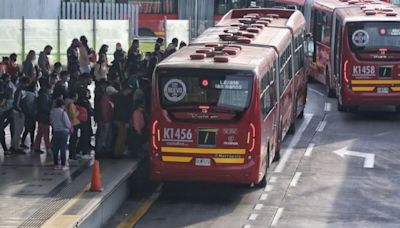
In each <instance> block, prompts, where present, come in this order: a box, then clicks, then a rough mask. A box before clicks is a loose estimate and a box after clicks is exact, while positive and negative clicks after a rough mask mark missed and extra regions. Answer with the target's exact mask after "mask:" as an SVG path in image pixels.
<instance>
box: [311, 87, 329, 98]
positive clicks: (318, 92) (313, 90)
mask: <svg viewBox="0 0 400 228" xmlns="http://www.w3.org/2000/svg"><path fill="white" fill-rule="evenodd" d="M308 88H310V87H308ZM310 91H312V92H314V93H316V94H318V95H321V96H323V97H325V94H323V93H321V92H320V91H318V90H315V89H313V88H310Z"/></svg>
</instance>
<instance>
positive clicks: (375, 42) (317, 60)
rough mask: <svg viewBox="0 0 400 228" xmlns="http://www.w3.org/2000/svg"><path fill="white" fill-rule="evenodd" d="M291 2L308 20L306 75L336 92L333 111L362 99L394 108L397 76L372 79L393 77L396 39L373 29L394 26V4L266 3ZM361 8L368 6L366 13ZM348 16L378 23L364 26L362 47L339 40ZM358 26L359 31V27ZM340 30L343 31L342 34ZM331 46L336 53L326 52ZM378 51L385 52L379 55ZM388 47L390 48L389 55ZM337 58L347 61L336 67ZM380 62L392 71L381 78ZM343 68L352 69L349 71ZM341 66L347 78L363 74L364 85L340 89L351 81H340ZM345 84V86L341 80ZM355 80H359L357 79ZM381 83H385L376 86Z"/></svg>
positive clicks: (348, 0)
mask: <svg viewBox="0 0 400 228" xmlns="http://www.w3.org/2000/svg"><path fill="white" fill-rule="evenodd" d="M291 4H297V7H299V8H301V9H302V10H303V12H304V15H305V18H306V20H307V23H308V26H307V27H308V28H309V31H310V32H311V33H312V34H313V39H314V42H311V43H310V44H312V45H311V48H310V52H309V53H310V56H311V58H310V59H309V71H308V75H309V76H310V77H311V78H312V79H314V80H316V81H319V82H321V83H323V84H324V85H325V87H326V92H327V95H328V96H329V97H334V96H335V95H337V96H338V110H340V111H346V110H349V109H350V108H351V107H353V108H354V107H357V106H358V105H363V104H370V105H376V104H387V105H395V106H396V109H397V110H399V107H398V105H399V103H398V102H397V101H398V100H399V98H398V94H397V89H396V87H397V84H396V83H397V81H396V80H395V81H390V80H387V81H386V83H384V82H383V81H376V80H378V79H397V77H398V73H397V67H395V66H396V61H397V59H396V58H389V57H388V56H389V55H390V56H393V55H395V54H393V53H397V52H398V50H397V48H396V47H397V46H398V45H399V44H398V41H397V40H398V39H399V38H400V37H396V36H387V35H385V34H379V33H378V32H377V31H378V29H380V28H382V29H384V28H386V27H385V26H388V28H390V27H392V28H395V25H394V23H395V22H397V21H398V17H396V15H397V14H396V12H397V11H398V8H397V7H396V6H393V5H391V4H387V3H384V2H382V1H377V0H364V1H357V0H303V1H297V3H295V2H294V1H293V0H272V1H271V2H270V3H269V5H270V6H284V5H291ZM346 10H347V11H348V13H349V14H347V15H342V16H340V17H339V16H338V12H342V11H346ZM368 10H369V11H372V12H369V11H368ZM365 11H368V12H367V14H368V15H366V12H365ZM374 12H376V14H374ZM391 15H394V16H391ZM350 21H353V22H354V23H355V22H358V23H359V24H360V25H361V24H363V23H364V24H366V25H372V24H374V23H375V22H377V21H379V22H380V24H379V25H380V26H381V27H379V26H378V24H377V23H375V24H374V25H376V26H378V27H375V28H372V27H371V28H369V32H368V34H367V35H366V36H368V38H369V39H368V44H367V46H366V47H359V48H355V47H354V46H355V45H354V44H352V41H351V40H344V39H347V38H346V37H345V35H348V32H349V31H348V26H349V25H350V24H351V23H350V24H349V23H348V22H350ZM353 22H352V23H353ZM338 23H339V24H338ZM337 25H338V26H339V27H337ZM335 29H338V31H335ZM374 29H376V31H375V32H373V31H372V30H374ZM361 30H363V31H364V30H365V29H361ZM346 31H347V33H345V32H346ZM351 32H355V31H351ZM369 33H371V34H369ZM363 34H366V33H365V32H362V33H360V34H359V35H363ZM340 42H341V43H340ZM333 48H338V50H336V52H337V53H336V52H335V53H334V52H332V51H331V50H334V49H333ZM380 50H388V51H386V52H385V53H383V54H382V52H381V51H380ZM360 52H369V53H370V54H371V55H372V56H374V57H376V58H372V57H371V58H363V57H361V56H362V55H361V54H360ZM390 52H392V53H391V54H389V53H390ZM334 56H335V57H334ZM383 58H385V59H383ZM342 59H346V60H348V61H347V62H346V66H345V67H344V66H342V65H343V64H344V63H343V64H342V65H341V64H340V62H339V61H341V60H342ZM385 66H390V67H391V68H393V70H392V71H391V75H390V76H387V77H386V78H383V77H382V76H380V75H379V74H380V72H379V70H380V69H382V70H384V69H386V68H385ZM348 69H354V70H355V71H354V72H352V73H349V72H348V71H349V70H348ZM356 69H360V71H362V72H361V73H360V72H358V71H357V70H356ZM344 70H347V71H346V73H347V76H349V74H352V76H351V77H353V78H354V79H361V78H363V79H368V80H370V82H368V83H367V84H361V85H364V86H360V88H354V91H352V93H349V92H348V91H346V89H345V88H352V85H351V82H347V80H342V78H343V76H344V75H345V74H344ZM382 70H381V71H382ZM370 71H371V72H370ZM385 72H388V71H387V70H386V71H385ZM349 80H350V79H349ZM343 83H345V84H343ZM348 83H350V85H347V84H348ZM355 83H361V81H359V82H355ZM370 83H372V84H370ZM373 83H376V84H373ZM391 83H394V84H393V86H394V88H390V86H389V85H391ZM367 85H368V86H367ZM355 87H357V86H355ZM381 87H386V88H385V89H382V88H381ZM362 89H364V90H362ZM378 93H379V94H378ZM382 93H385V94H382ZM391 97H392V98H391Z"/></svg>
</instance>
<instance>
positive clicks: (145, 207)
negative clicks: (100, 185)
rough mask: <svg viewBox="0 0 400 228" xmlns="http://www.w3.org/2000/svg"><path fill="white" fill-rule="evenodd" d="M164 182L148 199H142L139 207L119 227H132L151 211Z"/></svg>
mask: <svg viewBox="0 0 400 228" xmlns="http://www.w3.org/2000/svg"><path fill="white" fill-rule="evenodd" d="M161 189H162V184H160V185H159V186H158V187H157V188H156V190H155V191H154V192H153V193H152V194H151V196H150V197H149V198H147V199H144V200H142V201H141V202H140V203H139V208H138V209H137V210H136V211H135V212H134V213H133V214H132V215H131V216H129V217H128V218H126V219H125V220H124V221H122V222H121V223H120V224H119V225H118V226H117V228H132V227H134V226H135V225H136V224H137V223H138V222H139V221H140V219H141V218H142V217H143V216H144V215H145V214H146V213H147V212H148V211H149V209H150V208H151V206H152V205H153V204H154V202H155V201H156V200H157V199H158V197H160V194H161Z"/></svg>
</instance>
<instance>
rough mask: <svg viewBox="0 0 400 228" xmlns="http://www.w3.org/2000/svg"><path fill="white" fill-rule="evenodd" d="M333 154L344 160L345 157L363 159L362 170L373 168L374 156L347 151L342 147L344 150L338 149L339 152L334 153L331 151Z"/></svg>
mask: <svg viewBox="0 0 400 228" xmlns="http://www.w3.org/2000/svg"><path fill="white" fill-rule="evenodd" d="M333 153H335V154H337V155H339V156H340V157H342V158H344V156H345V155H348V156H355V157H362V158H364V159H365V160H364V168H367V169H372V168H374V163H375V154H371V153H362V152H357V151H351V150H348V149H347V147H344V148H342V149H339V150H335V151H333Z"/></svg>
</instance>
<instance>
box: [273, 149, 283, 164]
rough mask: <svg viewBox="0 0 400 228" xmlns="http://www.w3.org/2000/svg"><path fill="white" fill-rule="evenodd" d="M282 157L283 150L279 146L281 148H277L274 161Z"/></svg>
mask: <svg viewBox="0 0 400 228" xmlns="http://www.w3.org/2000/svg"><path fill="white" fill-rule="evenodd" d="M280 159H281V151H280V146H279V148H277V149H276V151H275V156H274V160H272V162H277V161H279V160H280Z"/></svg>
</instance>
